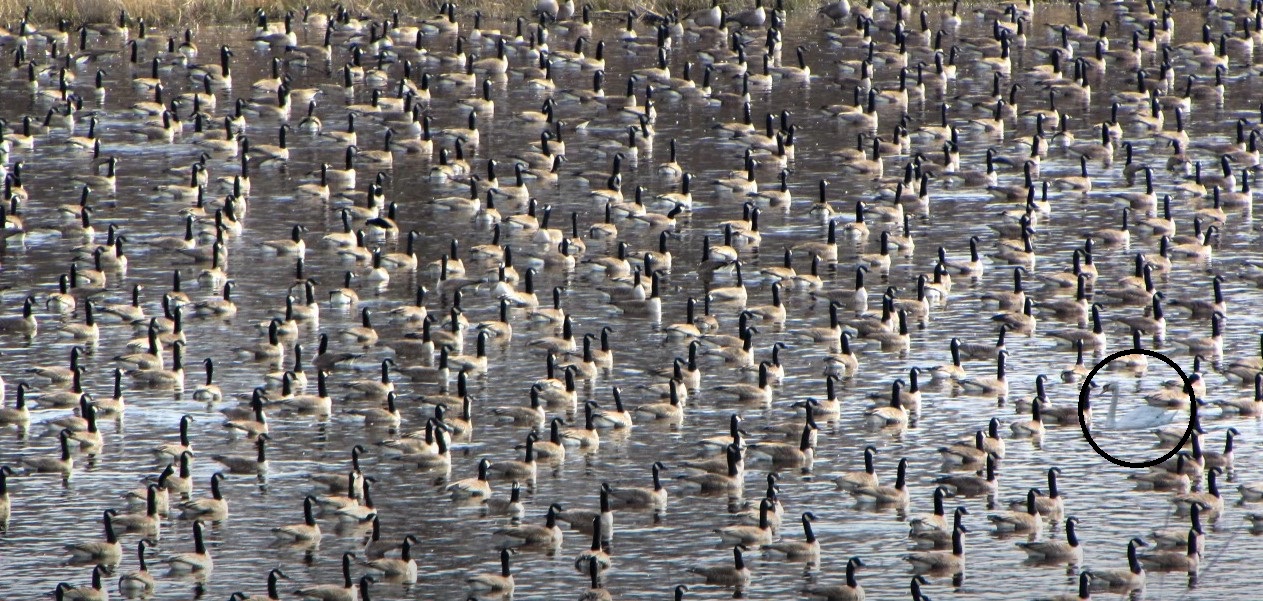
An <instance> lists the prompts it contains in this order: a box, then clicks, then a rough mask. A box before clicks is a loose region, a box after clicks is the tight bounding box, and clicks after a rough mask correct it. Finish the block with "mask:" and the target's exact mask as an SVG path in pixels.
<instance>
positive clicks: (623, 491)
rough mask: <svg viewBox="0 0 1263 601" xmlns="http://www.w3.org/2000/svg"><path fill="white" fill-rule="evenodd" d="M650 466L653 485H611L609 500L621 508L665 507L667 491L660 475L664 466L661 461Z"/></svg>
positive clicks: (658, 509) (657, 508)
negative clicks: (648, 486)
mask: <svg viewBox="0 0 1263 601" xmlns="http://www.w3.org/2000/svg"><path fill="white" fill-rule="evenodd" d="M652 468H653V487H650V488H646V487H635V486H611V487H610V489H609V491H608V494H609V497H610V502H611V503H612V504H613V505H615V506H617V507H619V508H621V509H628V510H645V509H651V510H654V511H661V510H663V509H666V506H667V499H668V497H669V493H668V492H667V489H666V488H665V487H664V486H663V485H662V480H661V477H660V472H661V470H665V469H666V466H664V465H663V464H662V462H661V461H655V462H654V464H653V466H652Z"/></svg>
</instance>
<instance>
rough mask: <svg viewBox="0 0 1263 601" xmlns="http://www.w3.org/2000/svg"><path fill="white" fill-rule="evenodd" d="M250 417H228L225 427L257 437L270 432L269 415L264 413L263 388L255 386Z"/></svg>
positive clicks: (251, 399) (251, 398) (224, 423)
mask: <svg viewBox="0 0 1263 601" xmlns="http://www.w3.org/2000/svg"><path fill="white" fill-rule="evenodd" d="M248 415H249V417H243V418H237V419H227V420H225V421H224V422H223V424H222V425H223V427H224V428H227V429H229V430H234V431H239V432H243V433H245V435H246V436H248V437H250V438H256V437H259V436H262V435H265V434H267V433H268V421H267V415H265V414H264V413H263V389H262V388H255V389H254V391H253V392H252V393H251V397H250V413H249V414H248Z"/></svg>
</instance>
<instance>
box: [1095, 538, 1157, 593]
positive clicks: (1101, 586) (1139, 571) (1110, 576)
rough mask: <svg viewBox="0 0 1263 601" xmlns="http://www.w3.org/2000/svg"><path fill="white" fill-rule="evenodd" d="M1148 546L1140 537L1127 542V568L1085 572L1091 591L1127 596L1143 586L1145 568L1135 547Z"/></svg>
mask: <svg viewBox="0 0 1263 601" xmlns="http://www.w3.org/2000/svg"><path fill="white" fill-rule="evenodd" d="M1145 546H1148V545H1147V544H1146V543H1145V541H1144V540H1143V539H1141V538H1140V537H1136V538H1133V539H1131V540H1129V541H1127V567H1126V568H1115V569H1109V570H1087V571H1085V572H1084V573H1085V574H1091V577H1092V584H1091V588H1092V589H1093V590H1101V591H1110V592H1113V593H1119V594H1127V593H1130V592H1131V591H1134V590H1138V589H1142V588H1144V586H1145V568H1144V566H1143V565H1142V564H1141V563H1140V559H1139V557H1138V556H1137V554H1136V547H1145Z"/></svg>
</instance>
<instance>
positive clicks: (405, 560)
mask: <svg viewBox="0 0 1263 601" xmlns="http://www.w3.org/2000/svg"><path fill="white" fill-rule="evenodd" d="M418 544H420V542H419V541H418V540H417V537H416V536H413V535H411V534H409V535H407V536H404V537H403V544H402V546H400V547H399V557H378V558H374V559H370V560H368V561H365V562H363V565H364V567H365V568H368V569H370V570H376V571H378V572H382V573H383V574H385V576H386V577H387V578H390V579H394V580H398V581H400V582H403V583H404V584H410V583H414V582H416V580H417V561H416V559H414V558H413V557H412V548H413V546H414V545H418ZM361 586H362V585H361Z"/></svg>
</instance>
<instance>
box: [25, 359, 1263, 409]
mask: <svg viewBox="0 0 1263 601" xmlns="http://www.w3.org/2000/svg"><path fill="white" fill-rule="evenodd" d="M1235 368H1236V369H1238V370H1243V369H1245V368H1246V366H1244V365H1237V366H1235ZM1228 369H1229V372H1231V371H1232V370H1233V369H1234V367H1233V366H1230V367H1229V368H1228ZM1214 403H1215V404H1216V405H1218V406H1220V407H1221V408H1223V410H1224V411H1227V412H1235V413H1237V414H1238V415H1242V416H1251V415H1259V414H1260V413H1263V372H1258V371H1255V372H1254V394H1252V395H1246V396H1241V397H1237V398H1230V399H1217V400H1215V401H1214ZM3 411H4V410H3V409H0V423H3V422H4V417H3V415H2V413H3Z"/></svg>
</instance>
